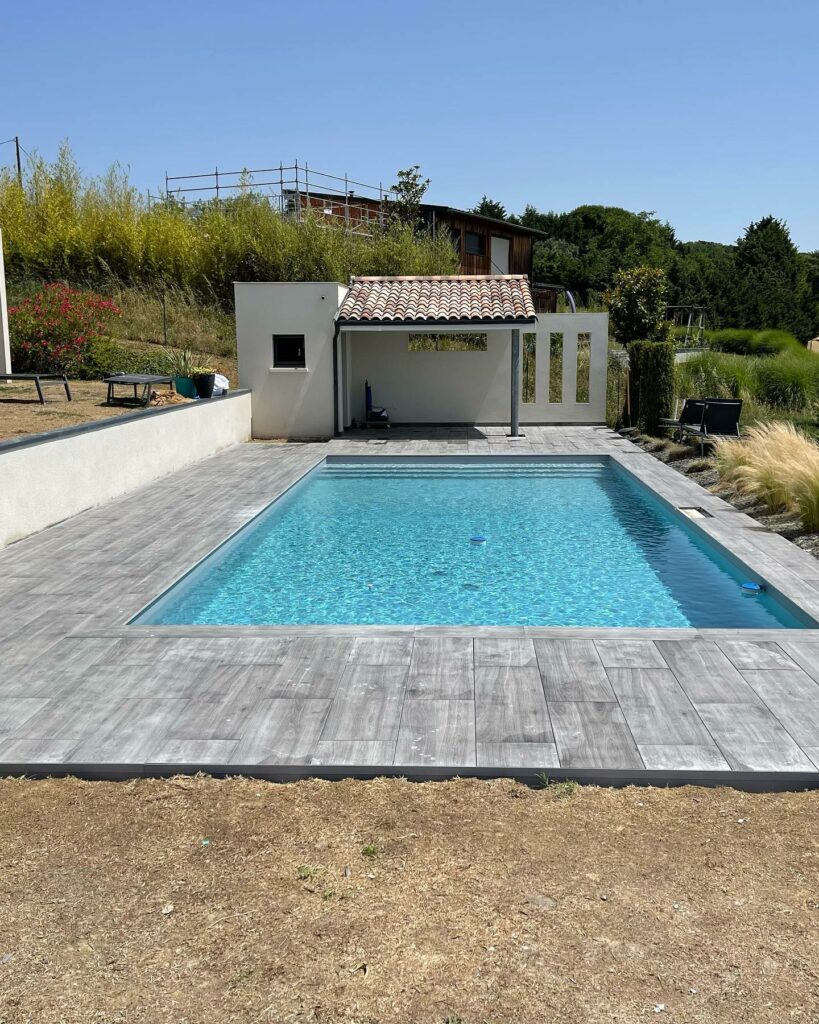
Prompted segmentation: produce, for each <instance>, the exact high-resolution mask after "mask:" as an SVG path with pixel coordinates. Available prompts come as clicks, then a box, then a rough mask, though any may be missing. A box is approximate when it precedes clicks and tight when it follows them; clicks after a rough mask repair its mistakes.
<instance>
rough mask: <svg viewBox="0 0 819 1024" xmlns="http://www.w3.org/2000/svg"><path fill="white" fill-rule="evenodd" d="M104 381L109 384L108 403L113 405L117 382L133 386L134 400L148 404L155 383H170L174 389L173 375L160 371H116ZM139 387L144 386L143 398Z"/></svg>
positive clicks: (141, 403)
mask: <svg viewBox="0 0 819 1024" xmlns="http://www.w3.org/2000/svg"><path fill="white" fill-rule="evenodd" d="M103 383H104V384H107V385H108V398H107V404H108V405H113V403H114V388H115V387H116V386H117V384H124V385H126V386H133V389H134V401H135V402H139V404H140V405H147V404H148V402H149V401H150V400H151V391H152V390H153V386H154V384H169V385H170V388H171V391H173V377H165V376H162V374H158V373H115V374H113V375H112V376H110V377H106V378H105V380H104V381H103ZM139 387H141V388H142V397H141V398H140V397H139V396H138V395H137V388H139Z"/></svg>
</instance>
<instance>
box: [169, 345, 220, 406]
mask: <svg viewBox="0 0 819 1024" xmlns="http://www.w3.org/2000/svg"><path fill="white" fill-rule="evenodd" d="M166 358H167V360H168V374H169V375H170V376H171V377H173V379H174V381H173V383H174V387H175V388H176V392H177V394H179V395H182V397H183V398H196V394H197V392H196V385H195V384H194V382H193V375H194V372H195V369H196V368H195V367H194V362H193V352H191V350H190V349H189V348H181V349H171V350H170V351H169V352H168V353H167V356H166ZM211 390H212V389H211Z"/></svg>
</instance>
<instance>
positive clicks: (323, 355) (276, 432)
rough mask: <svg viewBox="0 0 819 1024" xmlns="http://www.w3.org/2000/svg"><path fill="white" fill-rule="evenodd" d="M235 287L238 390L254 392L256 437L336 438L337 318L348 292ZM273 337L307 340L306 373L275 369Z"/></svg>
mask: <svg viewBox="0 0 819 1024" xmlns="http://www.w3.org/2000/svg"><path fill="white" fill-rule="evenodd" d="M234 287H235V294H236V346H237V351H238V357H239V386H240V387H242V388H249V389H250V390H251V391H252V393H253V436H254V437H290V438H304V439H307V438H328V437H332V435H333V433H334V424H333V318H334V317H335V315H336V313H337V311H338V307H339V306H340V305H341V300H342V299H343V297H344V295H345V294H346V292H347V289H346V288H344V287H343V286H342V285H340V284H338V283H337V282H335V281H331V282H328V281H324V282H308V283H292V282H269V283H268V282H254V283H239V282H237V283H236V285H235V286H234ZM274 334H303V335H304V337H305V361H306V364H307V365H306V367H305V369H303V370H302V369H295V370H291V369H275V368H274V367H273V335H274Z"/></svg>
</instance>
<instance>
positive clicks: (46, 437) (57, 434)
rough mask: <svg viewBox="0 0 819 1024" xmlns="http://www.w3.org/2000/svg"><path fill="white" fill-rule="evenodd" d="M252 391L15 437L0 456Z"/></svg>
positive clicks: (0, 446)
mask: <svg viewBox="0 0 819 1024" xmlns="http://www.w3.org/2000/svg"><path fill="white" fill-rule="evenodd" d="M249 394H250V391H249V390H247V389H246V388H241V389H239V390H237V391H230V392H228V394H226V395H219V396H218V397H216V398H206V399H200V400H199V401H198V402H187V403H186V404H185V405H166V406H163V407H162V408H159V409H135V410H134V411H133V412H129V413H125V415H124V416H110V417H108V419H104V420H92V421H91V422H90V423H78V424H77V425H76V426H74V427H58V428H57V429H56V430H44V431H43V432H42V433H41V434H28V435H27V436H25V437H15V438H12V439H11V440H8V441H0V455H3V454H4V453H5V452H12V451H18V450H19V449H21V448H33V447H34V446H35V445H38V444H46V443H47V442H49V441H62V440H65V438H68V437H75V436H77V435H78V434H91V433H93V432H94V431H96V430H107V429H108V428H109V427H118V426H119V425H120V424H121V423H132V422H133V421H134V420H137V419H140V420H142V419H146V418H150V417H153V416H165V415H167V414H168V413H172V412H184V411H185V410H186V409H199V408H202V403H203V402H204V403H205V404H207V405H210V404H211V403H212V402H228V401H230V399H231V398H241V397H242V396H243V395H249Z"/></svg>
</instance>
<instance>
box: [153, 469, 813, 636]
mask: <svg viewBox="0 0 819 1024" xmlns="http://www.w3.org/2000/svg"><path fill="white" fill-rule="evenodd" d="M748 579H749V573H748V570H747V569H745V570H743V568H742V566H741V565H739V564H738V563H735V562H734V561H733V560H731V559H730V558H729V557H728V556H727V554H726V553H725V552H724V551H722V549H720V548H718V547H717V546H716V545H714V544H712V543H711V542H710V541H709V540H708V538H706V537H705V536H704V535H702V534H700V533H699V532H698V531H697V530H696V529H695V528H694V527H693V526H692V525H691V524H690V523H689V522H688V521H687V520H686V519H685V518H684V517H683V516H682V515H681V514H679V513H677V512H675V511H673V510H671V509H668V508H667V507H666V506H665V505H663V504H662V503H661V502H660V500H659V499H658V498H656V497H655V496H654V495H653V494H652V492H651V491H650V490H648V489H647V488H646V487H644V486H643V485H641V484H640V483H638V482H637V481H636V480H634V479H633V478H632V477H631V476H630V474H628V473H627V472H625V471H624V470H623V469H622V468H621V467H620V466H618V465H617V463H616V462H614V461H613V460H609V459H608V458H605V457H603V458H586V459H583V458H578V459H567V458H557V457H544V458H533V457H527V458H510V457H501V458H494V459H493V458H490V457H487V458H483V457H481V458H476V457H471V458H465V459H446V458H437V459H436V458H425V459H417V458H415V459H413V458H403V459H402V458H400V457H394V458H388V459H378V458H369V459H366V458H365V459H343V458H333V459H327V460H325V461H324V462H322V463H321V464H320V465H319V466H318V467H316V468H315V469H314V470H312V471H311V472H309V473H308V474H307V475H306V476H305V477H304V478H303V479H302V480H301V481H300V482H299V483H298V484H297V485H296V486H294V487H292V488H291V489H290V490H289V491H288V492H286V493H285V494H284V495H283V496H282V497H280V498H279V499H278V500H276V501H274V502H273V503H272V504H271V505H270V506H268V508H267V509H266V510H265V511H264V512H262V513H261V514H260V515H259V516H257V517H256V519H254V520H253V522H252V523H251V524H249V525H248V526H246V527H245V528H243V529H242V530H240V531H239V532H238V533H237V534H235V535H234V536H233V537H232V538H231V539H230V540H228V541H227V542H226V543H225V544H223V545H222V546H221V547H220V548H218V549H217V550H216V551H215V552H213V553H212V554H211V555H209V556H208V557H207V558H206V559H205V560H204V561H203V562H201V563H200V564H199V565H198V566H196V567H195V568H194V569H193V570H192V571H191V572H190V573H188V574H187V575H186V576H185V577H183V578H182V579H181V580H180V581H178V582H177V583H176V584H175V585H174V586H173V587H171V588H170V589H169V590H168V591H166V593H165V594H164V595H162V596H161V597H160V598H159V599H158V600H156V601H155V602H154V603H153V604H151V605H150V606H149V607H148V608H147V609H145V610H144V611H143V612H142V613H141V614H140V615H139V616H138V617H137V618H136V619H135V620H134V622H136V623H139V624H153V625H170V624H195V625H262V624H281V625H329V624H333V625H342V624H347V625H379V624H380V625H463V626H480V625H495V626H504V625H516V626H526V625H528V626H602V627H605V626H628V627H692V626H693V627H699V628H775V627H779V628H782V627H786V628H799V627H803V626H807V625H811V624H812V623H810V622H808V621H807V620H806V621H802V620H801V619H800V618H797V613H796V612H791V611H790V610H789V608H788V607H786V606H785V605H784V604H783V603H780V602H779V601H777V599H776V598H775V596H774V595H772V594H770V593H767V592H762V593H759V594H748V593H746V592H744V591H743V589H742V587H741V584H742V582H743V581H746V580H748Z"/></svg>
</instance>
